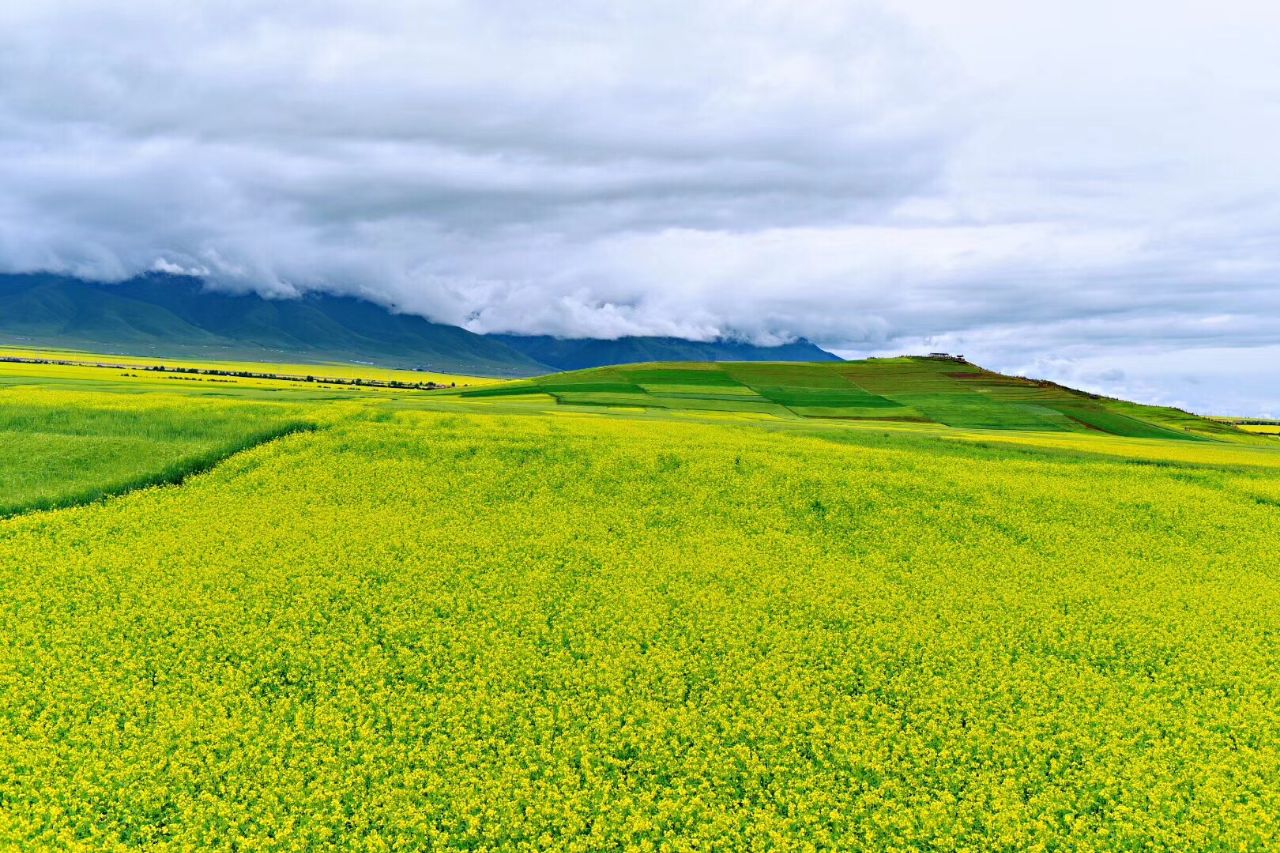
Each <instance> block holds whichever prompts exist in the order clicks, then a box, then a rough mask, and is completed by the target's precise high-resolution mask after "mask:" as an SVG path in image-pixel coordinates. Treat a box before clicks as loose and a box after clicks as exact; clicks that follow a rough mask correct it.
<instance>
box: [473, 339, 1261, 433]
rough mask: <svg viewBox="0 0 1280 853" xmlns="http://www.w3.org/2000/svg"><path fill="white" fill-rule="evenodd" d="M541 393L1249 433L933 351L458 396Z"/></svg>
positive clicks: (915, 417)
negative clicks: (942, 356) (931, 355)
mask: <svg viewBox="0 0 1280 853" xmlns="http://www.w3.org/2000/svg"><path fill="white" fill-rule="evenodd" d="M539 394H541V395H549V396H550V397H551V398H554V399H555V400H556V401H557V402H558V403H560V404H564V405H576V406H606V407H638V408H652V409H692V410H703V411H735V412H757V413H764V414H773V415H779V416H784V417H786V416H792V417H803V418H827V419H842V420H862V421H900V422H915V423H935V424H941V425H944V426H948V427H955V428H959V429H1006V430H1022V431H1028V430H1030V431H1043V432H1093V433H1101V434H1106V435H1117V436H1126V437H1131V438H1166V439H1182V440H1199V439H1204V438H1212V439H1220V440H1228V441H1233V440H1241V439H1242V438H1243V436H1242V433H1241V432H1240V431H1239V430H1237V429H1235V428H1234V427H1232V426H1231V425H1229V424H1223V423H1218V422H1215V421H1211V420H1208V419H1205V418H1199V417H1196V416H1194V415H1190V414H1188V413H1186V412H1181V411H1178V410H1176V409H1168V408H1161V407H1156V406H1143V405H1138V404H1135V403H1128V402H1125V401H1121V400H1113V399H1108V398H1102V397H1097V396H1094V395H1089V394H1085V393H1082V392H1079V391H1074V390H1072V389H1069V388H1065V387H1063V386H1061V385H1056V384H1054V383H1051V382H1039V381H1034V380H1030V379H1024V378H1021V377H1013V376H1005V375H1002V374H999V373H994V372H991V371H988V370H983V369H982V368H980V367H977V366H976V365H972V364H969V363H967V362H958V361H955V360H951V359H936V358H911V357H907V358H894V359H873V360H868V361H861V362H832V363H819V364H790V363H777V364H770V363H730V364H725V363H718V364H679V365H676V364H671V365H662V366H658V365H626V366H621V367H610V368H598V369H593V370H582V371H576V372H573V373H560V374H555V375H553V376H548V377H543V378H541V379H532V380H522V381H518V382H509V383H504V384H501V385H494V386H491V387H486V388H477V389H471V390H467V391H465V392H463V393H462V396H463V397H464V398H468V399H486V398H490V399H491V398H497V397H510V398H518V397H525V396H531V395H539Z"/></svg>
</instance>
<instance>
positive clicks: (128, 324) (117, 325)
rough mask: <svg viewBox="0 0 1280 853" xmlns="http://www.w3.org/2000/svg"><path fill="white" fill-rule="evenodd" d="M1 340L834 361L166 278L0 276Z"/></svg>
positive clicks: (478, 356)
mask: <svg viewBox="0 0 1280 853" xmlns="http://www.w3.org/2000/svg"><path fill="white" fill-rule="evenodd" d="M0 340H4V341H8V342H10V343H23V344H28V345H45V346H56V347H67V348H72V349H89V350H99V351H101V350H106V351H108V352H115V353H122V354H130V355H168V356H170V357H175V358H176V357H181V356H186V357H206V358H231V359H234V358H242V359H261V360H276V361H279V360H283V359H286V358H287V359H296V360H305V361H369V362H375V363H378V364H385V365H388V366H395V367H419V368H424V369H431V370H438V371H445V372H459V373H472V374H481V375H493V376H530V375H536V374H539V373H546V372H549V371H551V370H570V369H576V368H581V367H597V366H601V365H606V364H622V363H626V362H633V361H726V360H734V361H760V360H770V361H792V360H796V361H820V360H832V359H835V358H836V357H835V356H834V355H831V354H830V353H828V352H825V351H824V350H821V349H819V348H818V347H816V346H814V345H813V344H810V343H808V342H807V341H799V342H797V343H794V344H787V345H784V346H781V347H757V346H753V345H751V344H743V343H738V342H733V341H711V342H699V341H685V340H681V339H679V338H657V337H654V338H643V337H633V338H621V339H619V340H615V341H606V340H593V339H575V340H560V339H557V338H552V337H546V336H540V335H535V336H524V335H477V334H475V333H473V332H469V331H467V330H466V329H462V328H459V327H457V326H450V325H446V324H443V323H433V322H431V321H430V320H426V319H424V318H422V317H418V316H415V315H411V314H397V313H394V312H392V311H389V310H388V309H387V308H385V307H383V306H381V305H378V304H376V303H374V302H369V301H367V300H364V299H358V298H354V297H349V296H331V295H328V294H320V293H312V294H307V295H305V296H302V297H300V298H297V299H266V298H263V297H261V296H259V295H257V294H253V293H250V294H228V293H222V292H218V291H214V290H209V289H207V288H206V287H205V284H204V282H202V281H201V280H200V279H196V278H190V277H185V276H172V275H164V274H148V275H143V276H138V277H136V278H131V279H128V280H126V281H123V282H120V283H118V284H103V283H100V282H91V281H83V280H81V279H77V278H70V277H67V276H61V275H54V274H49V273H35V274H21V275H4V274H0Z"/></svg>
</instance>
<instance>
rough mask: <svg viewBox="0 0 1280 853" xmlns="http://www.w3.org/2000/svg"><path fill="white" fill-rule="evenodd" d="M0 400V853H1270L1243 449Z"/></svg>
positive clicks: (713, 422)
mask: <svg viewBox="0 0 1280 853" xmlns="http://www.w3.org/2000/svg"><path fill="white" fill-rule="evenodd" d="M130 373H131V371H121V370H113V369H105V368H88V367H70V366H57V365H29V364H18V365H14V364H6V365H4V366H3V369H0V448H2V449H0V484H2V485H3V493H2V495H0V497H2V498H3V500H2V501H0V503H3V506H4V510H3V512H4V513H5V515H6V517H5V518H3V519H0V625H3V626H4V630H3V631H0V847H3V848H6V849H83V850H104V849H105V850H110V849H129V848H135V847H143V848H155V849H175V850H177V849H195V848H206V847H209V848H215V849H233V850H258V849H262V850H276V849H280V850H307V849H369V850H422V849H468V850H488V849H492V850H508V849H511V850H519V849H524V850H548V849H565V850H583V851H588V850H608V849H635V850H735V849H760V850H770V849H780V850H791V849H794V850H856V849H866V850H975V851H977V850H981V851H986V850H1008V851H1015V850H1037V849H1038V850H1165V849H1167V850H1222V851H1227V850H1231V851H1237V850H1246V851H1253V850H1256V851H1265V850H1272V849H1276V848H1277V847H1280V820H1278V819H1277V815H1280V781H1278V780H1280V644H1278V643H1277V638H1280V571H1278V570H1277V559H1276V551H1277V544H1276V543H1277V542H1280V445H1278V444H1277V442H1276V440H1275V439H1274V438H1272V437H1269V436H1264V435H1252V434H1250V433H1248V432H1247V431H1243V430H1238V429H1236V428H1235V427H1233V426H1232V425H1230V424H1227V423H1220V422H1214V421H1209V420H1204V419H1200V418H1196V417H1194V416H1192V415H1188V414H1186V413H1183V412H1178V411H1176V410H1170V409H1160V408H1155V407H1147V406H1139V405H1136V404H1129V403H1124V402H1121V401H1116V400H1107V399H1101V398H1094V397H1090V396H1088V395H1084V394H1080V393H1078V392H1073V391H1070V390H1068V389H1064V388H1061V387H1060V386H1056V385H1051V384H1047V383H1037V382H1032V381H1029V380H1020V379H1016V378H1012V377H1003V376H1000V375H999V374H994V373H989V372H987V371H983V370H981V369H980V368H977V367H975V366H973V365H968V364H963V363H955V362H944V361H940V360H929V359H882V360H876V361H869V362H856V363H831V364H818V365H809V364H801V365H785V364H763V365H762V364H716V365H639V366H627V367H618V368H608V369H602V370H592V371H582V372H579V373H572V374H559V375H555V376H551V377H545V378H542V379H535V380H522V381H520V382H513V383H509V384H495V385H491V386H486V387H482V388H481V387H468V388H461V387H460V388H458V389H454V390H450V391H408V390H403V389H394V388H369V387H362V388H356V387H350V386H345V387H344V386H337V385H334V386H330V387H317V386H314V385H309V384H306V385H304V384H300V383H297V382H292V383H290V382H271V381H266V380H261V381H258V380H242V381H234V382H233V381H230V380H228V381H226V382H217V383H215V382H210V381H178V380H177V379H174V378H168V377H164V376H159V375H142V376H139V375H129V374H130Z"/></svg>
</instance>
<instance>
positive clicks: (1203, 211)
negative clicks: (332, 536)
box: [0, 0, 1280, 416]
mask: <svg viewBox="0 0 1280 853" xmlns="http://www.w3.org/2000/svg"><path fill="white" fill-rule="evenodd" d="M201 10H203V11H201ZM1277 33H1280V4H1277V3H1274V2H1263V0H1213V2H1209V0H1124V2H1116V0H1034V2H1027V0H966V2H955V0H884V2H866V3H861V2H852V0H842V2H823V0H777V1H776V2H774V0H741V1H740V0H634V2H632V1H631V0H623V2H599V0H595V2H585V0H558V2H556V3H545V2H516V0H474V2H440V1H439V0H412V2H409V0H405V2H394V0H306V1H305V2H303V0H297V1H296V2H292V1H291V0H286V2H271V3H250V2H237V0H224V2H219V3H212V2H211V3H196V2H193V3H185V2H177V3H175V2H173V0H163V2H161V0H154V1H153V0H117V1H116V2H112V3H102V2H99V0H84V2H81V0H66V1H65V2H64V1H63V0H6V2H4V3H0V270H7V271H26V270H57V271H64V272H70V273H75V274H77V275H82V276H86V277H93V278H103V279H118V278H121V277H124V276H128V275H130V274H133V273H136V272H139V271H143V270H148V269H167V270H172V271H179V270H185V271H190V272H193V273H197V274H201V275H204V276H206V277H208V278H210V279H212V280H214V281H215V282H217V284H218V286H220V287H229V288H241V289H247V288H253V289H257V290H260V291H262V292H264V293H270V294H278V295H289V294H295V293H298V292H302V291H306V290H314V289H325V290H334V291H342V292H349V293H359V294H363V295H365V296H368V297H370V298H373V299H376V300H379V301H381V302H384V303H386V304H389V305H393V306H395V307H396V308H397V309H398V310H403V311H412V312H417V313H422V314H425V315H427V316H430V317H431V318H433V319H436V320H439V321H443V322H449V323H458V324H462V325H465V326H466V327H467V328H470V329H472V330H474V331H480V332H485V331H516V332H531V333H552V334H558V335H565V336H601V337H616V336H619V335H627V334H661V335H681V336H686V337H695V338H708V337H714V336H716V335H725V336H735V337H741V338H746V339H750V340H755V341H758V342H762V343H767V342H776V341H780V340H785V339H790V338H793V337H796V336H804V337H808V338H810V339H812V340H814V341H817V342H819V343H821V344H822V345H824V346H826V347H828V348H830V349H833V350H835V351H837V352H839V353H841V354H843V355H846V356H857V355H865V354H888V353H898V352H918V351H922V350H933V349H944V350H950V351H952V352H963V353H965V354H966V355H968V356H969V357H970V358H971V359H973V360H975V361H977V362H979V363H981V364H983V365H984V366H987V367H991V368H995V369H1001V370H1007V371H1013V372H1019V373H1026V374H1030V375H1035V376H1039V377H1046V378H1053V379H1057V380H1060V381H1064V382H1067V383H1069V384H1074V385H1077V386H1081V387H1086V388H1089V389H1091V390H1099V391H1103V392H1107V393H1112V394H1116V395H1120V396H1127V397H1131V398H1136V399H1141V400H1144V401H1149V402H1162V403H1171V404H1176V405H1183V406H1185V407H1188V408H1192V409H1194V410H1197V411H1203V412H1215V413H1238V414H1253V415H1272V416H1280V376H1278V371H1277V366H1280V49H1277V44H1278V42H1277Z"/></svg>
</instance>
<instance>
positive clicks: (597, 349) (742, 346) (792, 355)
mask: <svg viewBox="0 0 1280 853" xmlns="http://www.w3.org/2000/svg"><path fill="white" fill-rule="evenodd" d="M487 337H489V338H492V339H494V340H499V341H502V343H504V344H506V345H507V346H509V347H511V348H512V349H514V350H517V351H519V352H522V353H524V354H525V355H527V356H529V357H530V358H532V359H533V360H534V361H539V362H541V363H543V364H548V365H551V366H552V367H554V368H556V369H558V370H580V369H582V368H587V367H602V366H604V365H606V364H632V363H635V362H642V361H840V357H839V356H837V355H833V354H831V353H829V352H827V351H826V350H824V349H821V348H820V347H818V346H816V345H815V344H811V343H809V342H808V341H806V340H803V339H801V340H799V341H796V342H795V343H790V344H782V345H780V346H772V347H762V346H756V345H755V344H746V343H741V342H740V341H730V340H716V341H687V340H684V339H683V338H660V337H627V338H618V339H616V340H600V339H596V338H567V339H566V338H553V337H550V336H548V335H488V336H487Z"/></svg>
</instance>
